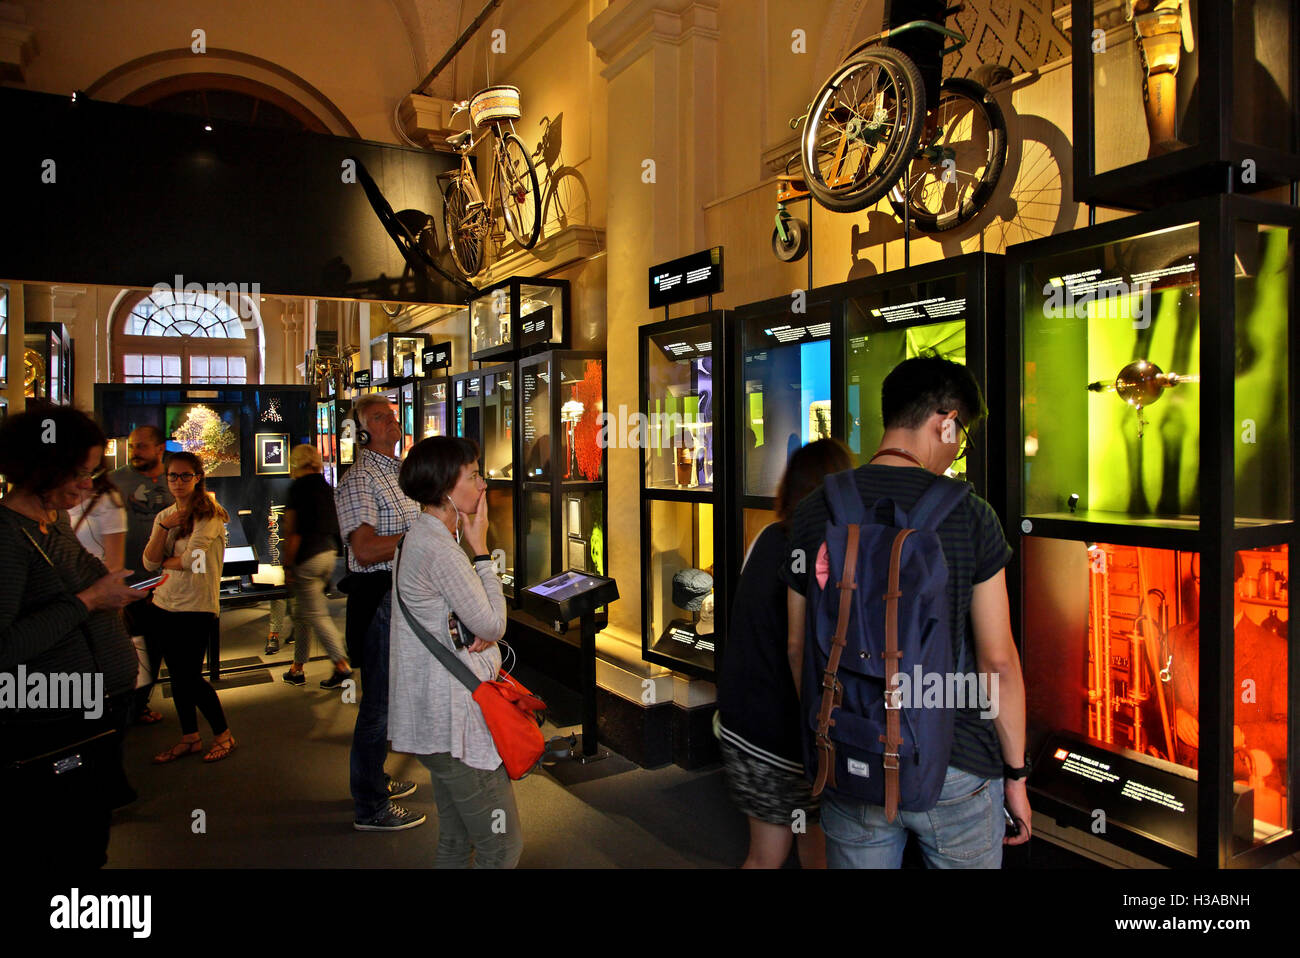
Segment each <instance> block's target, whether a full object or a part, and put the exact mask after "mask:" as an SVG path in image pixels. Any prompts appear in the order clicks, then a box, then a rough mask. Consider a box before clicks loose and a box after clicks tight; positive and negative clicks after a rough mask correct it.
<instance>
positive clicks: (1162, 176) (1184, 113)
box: [1072, 0, 1300, 209]
mask: <svg viewBox="0 0 1300 958" xmlns="http://www.w3.org/2000/svg"><path fill="white" fill-rule="evenodd" d="M1297 20H1298V14H1297V8H1296V6H1295V4H1294V3H1293V2H1292V0H1215V2H1210V0H1136V2H1135V3H1128V4H1121V3H1115V2H1113V0H1073V5H1072V21H1073V22H1072V35H1073V58H1072V71H1073V86H1074V144H1075V159H1074V198H1075V200H1076V201H1079V202H1085V203H1099V204H1102V205H1108V206H1123V207H1127V208H1130V209H1149V208H1152V207H1154V206H1156V205H1159V204H1165V203H1168V202H1171V201H1173V200H1177V199H1186V198H1190V197H1193V196H1204V195H1207V194H1211V193H1215V192H1219V191H1222V190H1226V189H1229V188H1231V189H1232V190H1233V191H1234V192H1251V191H1254V190H1260V189H1266V188H1269V187H1274V186H1279V185H1283V184H1285V183H1287V182H1289V181H1291V180H1295V179H1297V178H1300V150H1298V148H1297V141H1296V136H1297V129H1296V124H1297V116H1296V104H1297V103H1298V102H1300V97H1298V96H1297V69H1296V66H1297V64H1296V57H1297V51H1300V25H1298V23H1297ZM1157 187H1158V188H1157Z"/></svg>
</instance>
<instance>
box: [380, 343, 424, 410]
mask: <svg viewBox="0 0 1300 958" xmlns="http://www.w3.org/2000/svg"><path fill="white" fill-rule="evenodd" d="M429 338H430V337H429V334H428V333H384V334H383V335H381V336H376V337H375V338H374V339H372V340H370V384H371V385H372V386H396V385H401V384H403V383H405V382H406V381H408V380H410V379H413V378H415V377H417V376H419V375H421V373H422V362H421V353H422V351H423V350H424V349H425V348H426V347H427V346H428V345H429ZM412 431H414V430H412Z"/></svg>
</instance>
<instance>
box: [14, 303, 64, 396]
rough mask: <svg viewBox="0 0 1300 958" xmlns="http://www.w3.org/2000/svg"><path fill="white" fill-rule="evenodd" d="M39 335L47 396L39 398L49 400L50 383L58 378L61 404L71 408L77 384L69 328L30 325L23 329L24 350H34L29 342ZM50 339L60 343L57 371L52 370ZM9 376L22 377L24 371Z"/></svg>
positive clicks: (52, 325)
mask: <svg viewBox="0 0 1300 958" xmlns="http://www.w3.org/2000/svg"><path fill="white" fill-rule="evenodd" d="M9 335H11V336H12V335H13V333H12V332H10V334H9ZM38 335H39V336H40V337H41V348H40V353H41V361H42V362H44V363H45V395H44V396H40V397H39V398H40V399H44V400H49V398H50V396H49V391H50V387H49V383H50V380H51V379H53V378H54V377H55V376H57V377H58V379H59V404H60V405H63V406H71V405H72V404H73V391H74V388H75V386H76V383H75V382H74V381H73V370H72V337H71V336H69V335H68V327H67V326H65V325H63V323H28V324H27V325H26V326H24V327H23V348H24V349H30V348H32V347H30V346H28V345H27V340H28V338H30V337H32V336H38ZM50 337H54V338H56V339H57V340H58V341H59V363H58V366H59V368H58V369H57V370H54V369H51V368H50ZM9 375H11V376H21V375H22V370H21V369H18V370H10V372H9Z"/></svg>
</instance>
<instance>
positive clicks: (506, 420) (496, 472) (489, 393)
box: [483, 370, 515, 479]
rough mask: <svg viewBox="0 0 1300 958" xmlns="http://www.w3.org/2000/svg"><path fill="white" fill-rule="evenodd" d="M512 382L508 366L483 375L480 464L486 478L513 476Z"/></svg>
mask: <svg viewBox="0 0 1300 958" xmlns="http://www.w3.org/2000/svg"><path fill="white" fill-rule="evenodd" d="M513 385H514V377H513V375H512V373H511V372H510V371H508V370H503V371H501V372H494V373H488V374H486V375H485V376H484V377H483V466H484V469H485V471H486V473H487V477H488V478H489V479H510V478H513V477H514V467H515V457H514V405H513V398H514V396H513V388H512V387H513Z"/></svg>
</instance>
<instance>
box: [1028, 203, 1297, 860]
mask: <svg viewBox="0 0 1300 958" xmlns="http://www.w3.org/2000/svg"><path fill="white" fill-rule="evenodd" d="M1298 228H1300V211H1297V210H1296V209H1294V208H1292V207H1287V206H1281V205H1278V204H1270V203H1263V202H1259V201H1257V200H1253V199H1250V198H1248V197H1241V196H1224V197H1212V198H1209V199H1205V200H1196V201H1190V202H1186V203H1182V204H1176V205H1173V206H1170V207H1168V208H1167V209H1162V210H1158V211H1153V212H1149V213H1142V214H1138V215H1136V216H1132V217H1128V218H1126V219H1122V220H1117V221H1114V222H1110V223H1105V224H1103V225H1101V226H1095V227H1091V228H1088V229H1083V230H1078V231H1075V232H1073V233H1068V234H1064V235H1061V236H1055V237H1049V238H1047V239H1044V240H1038V241H1035V242H1033V243H1027V244H1023V245H1021V246H1018V247H1012V248H1011V249H1010V250H1009V251H1008V256H1007V282H1008V291H1009V295H1011V296H1012V297H1013V301H1012V304H1011V305H1012V315H1013V316H1015V317H1016V320H1015V323H1014V325H1013V328H1012V329H1011V330H1010V331H1009V332H1010V335H1009V336H1008V337H1007V344H1008V364H1007V376H1008V382H1007V387H1008V397H1009V398H1008V403H1007V406H1006V412H1007V415H1008V417H1009V424H1010V425H1011V427H1012V432H1011V435H1012V437H1013V439H1014V440H1016V441H1014V442H1012V443H1011V444H1009V446H1008V448H1007V450H1006V452H1007V456H1008V460H1007V468H1008V473H1007V480H1008V481H1007V483H1006V489H1007V498H1006V500H1005V502H1004V507H1005V515H1006V516H1007V517H1008V530H1007V531H1008V536H1009V538H1010V539H1011V540H1012V543H1013V545H1017V546H1018V548H1017V551H1019V552H1020V562H1019V568H1020V581H1019V582H1018V583H1009V584H1010V585H1011V586H1012V595H1013V603H1012V610H1013V628H1014V631H1015V634H1016V635H1017V636H1018V638H1019V639H1020V641H1021V643H1022V649H1023V659H1024V665H1025V684H1026V689H1027V696H1028V701H1027V720H1028V726H1029V731H1030V746H1031V749H1032V753H1031V754H1033V755H1034V760H1035V771H1034V772H1033V773H1032V774H1031V776H1030V779H1029V785H1030V789H1031V791H1033V792H1034V802H1035V808H1041V809H1042V810H1043V811H1044V812H1045V813H1047V814H1051V815H1054V816H1055V817H1056V818H1057V820H1058V821H1060V822H1063V823H1066V824H1072V825H1076V826H1077V827H1080V828H1083V829H1085V830H1086V829H1088V828H1089V823H1090V821H1092V818H1091V816H1092V815H1093V812H1094V810H1095V809H1097V808H1102V809H1103V810H1104V811H1105V812H1106V815H1107V820H1108V830H1107V832H1106V840H1107V841H1111V842H1114V843H1115V844H1118V845H1121V846H1124V847H1127V848H1129V849H1131V850H1133V851H1137V852H1138V853H1140V854H1143V855H1146V856H1147V857H1149V858H1152V859H1154V860H1156V861H1160V862H1164V863H1169V864H1187V863H1188V862H1189V861H1190V860H1192V859H1195V860H1198V861H1199V862H1201V863H1203V864H1206V865H1209V866H1217V867H1227V866H1229V865H1233V866H1237V865H1258V864H1264V863H1266V862H1268V861H1271V860H1274V859H1276V858H1278V857H1281V856H1283V855H1286V854H1290V853H1292V852H1294V851H1295V850H1296V848H1297V847H1300V836H1297V835H1296V834H1295V832H1294V816H1293V812H1292V805H1291V802H1290V800H1289V799H1290V796H1291V795H1292V794H1294V789H1295V787H1296V782H1297V778H1296V773H1295V761H1294V755H1293V748H1292V743H1291V742H1290V740H1289V738H1288V735H1287V723H1288V721H1289V719H1290V716H1289V711H1288V706H1287V701H1288V690H1294V689H1295V688H1297V687H1298V686H1297V682H1298V681H1300V669H1297V665H1296V661H1295V656H1294V655H1293V654H1291V650H1290V646H1289V636H1288V632H1287V626H1288V623H1289V621H1290V618H1291V615H1292V614H1293V612H1294V603H1293V601H1292V598H1291V593H1290V589H1289V587H1288V586H1289V572H1290V569H1289V561H1288V560H1289V554H1290V550H1291V548H1292V547H1293V546H1294V540H1295V538H1296V532H1295V525H1294V523H1293V521H1292V520H1293V518H1294V495H1295V489H1294V482H1295V480H1294V463H1295V457H1296V454H1297V449H1296V443H1297V437H1296V433H1295V425H1294V424H1295V422H1296V415H1297V409H1296V394H1295V390H1294V381H1295V373H1296V371H1295V345H1296V341H1297V339H1296V337H1297V326H1296V309H1297V302H1298V300H1297V292H1298V290H1297V284H1296V277H1295V270H1294V257H1295V238H1296V230H1297V229H1298ZM1202 623H1204V624H1207V625H1206V627H1202V626H1201V624H1202ZM1202 662H1204V663H1207V665H1208V664H1209V663H1213V664H1214V667H1213V668H1200V667H1199V664H1200V663H1202ZM1290 697H1291V698H1292V699H1293V698H1294V693H1293V692H1291V693H1290ZM1216 716H1218V717H1221V718H1215V717H1216ZM1099 768H1100V769H1102V772H1098V771H1097V769H1099ZM1103 772H1104V774H1103Z"/></svg>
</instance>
